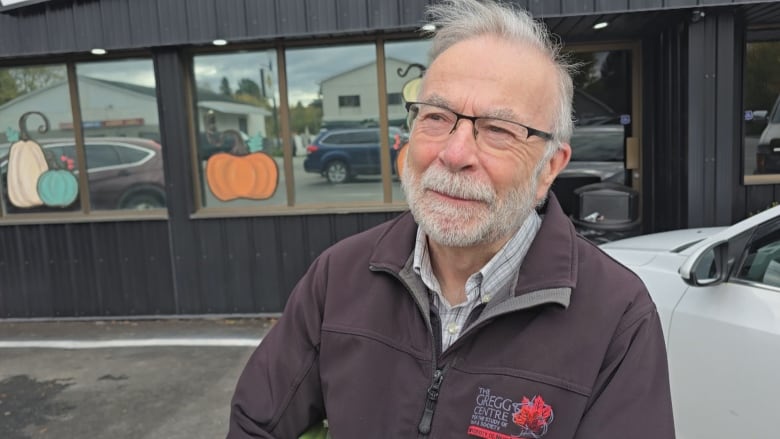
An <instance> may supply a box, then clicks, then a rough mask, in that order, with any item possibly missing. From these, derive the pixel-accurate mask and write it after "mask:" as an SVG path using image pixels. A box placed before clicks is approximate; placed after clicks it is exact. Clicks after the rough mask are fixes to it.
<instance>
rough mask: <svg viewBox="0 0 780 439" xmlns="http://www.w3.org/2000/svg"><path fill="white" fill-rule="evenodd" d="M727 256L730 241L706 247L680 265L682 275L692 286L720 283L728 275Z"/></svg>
mask: <svg viewBox="0 0 780 439" xmlns="http://www.w3.org/2000/svg"><path fill="white" fill-rule="evenodd" d="M727 258H728V242H719V243H716V244H715V245H712V246H709V247H705V248H703V249H701V250H699V251H697V252H695V253H694V254H692V255H691V256H689V257H688V259H687V260H686V261H685V262H684V263H683V265H682V266H680V270H679V273H680V276H681V277H682V278H683V280H684V281H685V283H687V284H688V285H692V286H705V285H716V284H719V283H721V282H723V281H725V280H726V277H727V275H728V268H727V267H728V264H727Z"/></svg>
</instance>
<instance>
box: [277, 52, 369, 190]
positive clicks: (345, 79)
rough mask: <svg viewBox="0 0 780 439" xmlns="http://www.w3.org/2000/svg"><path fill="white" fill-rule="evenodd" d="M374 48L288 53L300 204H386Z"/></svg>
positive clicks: (292, 123)
mask: <svg viewBox="0 0 780 439" xmlns="http://www.w3.org/2000/svg"><path fill="white" fill-rule="evenodd" d="M375 54H376V50H375V47H374V45H370V44H363V45H352V46H338V47H317V48H303V49H290V50H288V51H287V56H286V58H287V78H288V79H287V81H288V90H289V93H288V94H289V96H288V98H289V102H288V104H289V107H290V126H291V130H292V136H293V140H294V142H295V143H296V144H297V143H299V141H298V139H299V138H300V143H301V144H304V145H309V146H308V147H307V149H306V156H305V157H302V156H296V157H295V163H294V166H293V169H294V172H295V200H296V204H310V203H328V204H345V203H353V202H382V200H383V195H382V179H381V166H380V154H379V151H380V149H379V146H380V145H379V134H378V133H379V104H378V96H377V83H376V55H375Z"/></svg>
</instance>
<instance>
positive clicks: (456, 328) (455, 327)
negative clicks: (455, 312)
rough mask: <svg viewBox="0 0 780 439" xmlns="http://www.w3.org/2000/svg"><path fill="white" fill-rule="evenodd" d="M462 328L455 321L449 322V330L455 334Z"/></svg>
mask: <svg viewBox="0 0 780 439" xmlns="http://www.w3.org/2000/svg"><path fill="white" fill-rule="evenodd" d="M459 330H460V327H459V326H458V325H457V324H455V323H449V324H447V332H449V333H450V334H452V335H455V334H457V333H458V331H459Z"/></svg>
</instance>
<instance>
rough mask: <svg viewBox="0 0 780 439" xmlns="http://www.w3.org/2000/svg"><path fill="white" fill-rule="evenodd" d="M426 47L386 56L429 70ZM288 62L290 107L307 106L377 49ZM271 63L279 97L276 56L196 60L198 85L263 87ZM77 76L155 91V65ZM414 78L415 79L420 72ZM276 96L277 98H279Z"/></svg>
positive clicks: (315, 51) (406, 47) (329, 50)
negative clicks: (325, 83)
mask: <svg viewBox="0 0 780 439" xmlns="http://www.w3.org/2000/svg"><path fill="white" fill-rule="evenodd" d="M428 47H429V44H428V43H427V42H421V41H408V42H388V43H386V44H385V55H386V56H387V57H392V58H397V59H400V60H403V61H408V62H414V63H420V64H423V65H427V64H428V62H427V58H428V56H427V55H428V54H427V50H428ZM286 58H287V87H288V94H289V97H290V101H291V102H292V103H295V102H298V101H301V102H303V103H304V104H307V103H309V102H310V101H311V100H313V99H316V98H317V97H318V92H319V83H320V82H321V81H322V80H323V79H326V78H329V77H332V76H335V75H337V74H339V73H342V72H346V71H349V70H351V69H354V68H355V67H359V66H362V65H365V64H367V63H370V62H373V61H374V59H375V49H374V45H373V44H359V45H350V46H319V47H307V48H291V49H288V50H287V53H286ZM269 62H270V63H271V64H272V68H273V71H274V76H273V85H272V89H273V90H274V91H275V90H276V88H275V87H276V82H277V81H276V73H277V67H276V53H275V52H274V51H273V50H263V51H257V52H236V53H229V54H220V55H200V56H196V57H195V62H194V69H195V81H196V82H197V83H198V84H199V85H207V86H208V87H209V88H210V89H211V90H213V91H218V90H219V85H220V82H221V80H222V77H227V78H228V81H229V82H230V86H231V87H232V88H233V89H234V90H235V88H236V86H237V84H238V81H239V80H240V79H242V78H249V79H251V80H253V81H255V82H258V83H259V82H260V69H261V68H262V69H264V70H265V72H266V74H267V72H268V70H269V68H268V65H269ZM78 73H79V74H80V75H86V76H90V77H93V78H98V79H105V80H110V81H122V82H128V83H131V84H137V85H144V86H149V87H152V86H154V69H153V67H152V61H151V60H128V61H108V62H96V63H80V64H78ZM412 74H416V71H413V72H412ZM269 93H270V91H269ZM276 96H277V98H278V92H277V93H276Z"/></svg>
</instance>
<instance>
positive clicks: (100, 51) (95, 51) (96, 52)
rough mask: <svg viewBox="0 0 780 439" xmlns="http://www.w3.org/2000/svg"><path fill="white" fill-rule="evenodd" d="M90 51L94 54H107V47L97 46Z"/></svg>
mask: <svg viewBox="0 0 780 439" xmlns="http://www.w3.org/2000/svg"><path fill="white" fill-rule="evenodd" d="M89 52H90V53H91V54H93V55H105V54H106V49H101V48H99V47H96V48H94V49H92V50H90V51H89Z"/></svg>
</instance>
